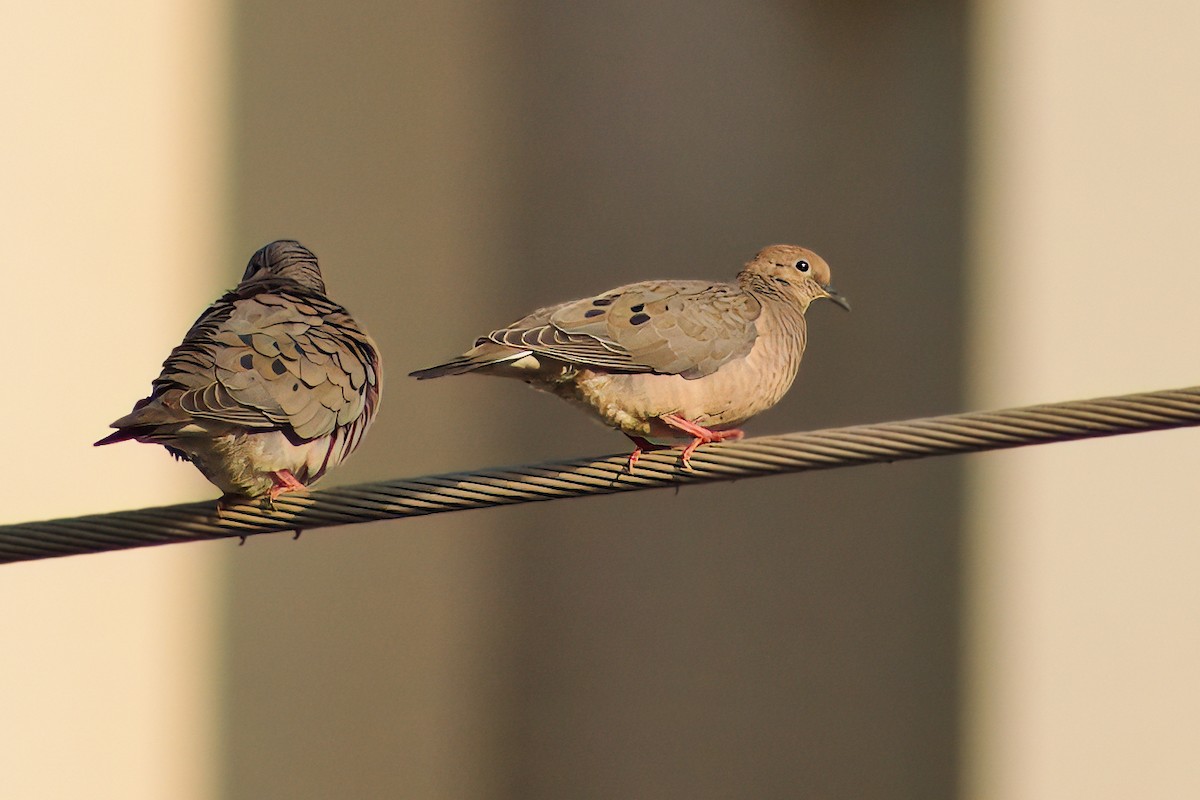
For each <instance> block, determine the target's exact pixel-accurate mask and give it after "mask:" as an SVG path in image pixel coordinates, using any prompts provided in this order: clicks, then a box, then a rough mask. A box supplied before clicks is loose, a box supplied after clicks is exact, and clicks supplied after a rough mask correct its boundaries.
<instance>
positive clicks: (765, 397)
mask: <svg viewBox="0 0 1200 800" xmlns="http://www.w3.org/2000/svg"><path fill="white" fill-rule="evenodd" d="M822 298H827V299H830V300H832V301H833V302H835V303H837V304H838V305H840V306H841V307H843V308H844V309H846V310H847V311H848V310H849V309H850V304H849V302H848V301H847V300H846V299H845V298H844V297H842V295H840V294H838V293H837V292H836V291H834V289H833V288H832V287H831V286H830V276H829V265H828V264H826V263H825V260H824V259H822V258H821V257H820V256H818V255H817V254H816V253H814V252H812V251H811V250H807V249H805V248H803V247H799V246H797V245H786V244H782V245H772V246H770V247H766V248H764V249H763V250H761V251H759V253H758V254H757V255H755V256H754V258H752V259H751V260H750V261H749V262H747V263H746V265H745V266H744V267H743V269H742V270H741V272H739V273H738V275H737V279H736V282H734V283H711V282H707V281H681V280H662V281H645V282H642V283H631V284H629V285H627V286H620V287H618V288H616V289H612V290H610V291H607V292H604V293H602V294H599V295H596V296H595V297H586V298H584V299H582V300H572V301H569V302H566V303H560V304H558V305H553V306H547V307H546V308H541V309H538V310H537V311H534V312H533V313H532V314H530V315H528V316H526V317H523V318H521V319H519V320H517V321H516V322H514V323H512V324H511V325H508V326H506V327H504V328H500V329H499V330H495V331H492V332H491V333H489V334H487V335H486V336H482V337H480V338H479V339H476V340H475V346H474V347H473V348H471V349H470V350H468V351H467V352H466V353H464V354H462V355H461V356H459V357H458V358H456V359H454V360H452V361H448V362H446V363H444V364H439V365H438V366H435V367H430V368H428V369H422V370H417V371H416V372H412V373H409V374H410V376H411V377H415V378H417V379H418V380H427V379H430V378H438V377H442V376H444V375H460V374H464V373H468V372H479V373H482V374H487V375H497V376H501V377H508V378H517V379H519V380H522V381H525V382H526V383H528V384H530V385H531V386H533V387H534V388H537V389H540V390H543V391H546V392H549V393H550V394H554V395H557V396H559V397H561V398H563V399H565V400H567V401H569V402H571V403H572V404H574V405H576V406H579V407H582V408H583V409H585V410H586V411H588V412H590V413H591V414H592V415H594V416H595V417H596V418H598V419H599V420H600V421H601V422H602V423H604V424H605V425H608V426H610V427H612V428H616V429H617V430H619V431H621V432H622V433H624V434H625V435H626V436H627V437H629V439H630V440H631V441H632V442H633V444H634V450H633V452H632V453H631V454H630V456H629V462H628V469H629V470H631V471H632V469H633V467H634V465H635V464H636V463H637V460H638V457H639V456H640V455H641V453H642V452H643V451H645V450H651V449H659V448H661V447H664V446H667V445H661V444H658V443H657V442H655V441H652V440H658V441H662V440H681V439H690V441H688V442H687V444H686V446H685V447H684V448H683V452H682V455H681V458H680V460H681V462H682V465H683V466H684V467H685V468H690V466H691V465H690V458H691V455H692V453H693V452H695V450H696V448H697V447H698V446H700V445H701V444H707V443H710V442H720V441H724V440H728V439H740V438H742V436H743V435H744V434H743V432H742V430H741V429H740V428H739V427H738V426H739V425H741V424H742V423H743V422H745V421H746V420H748V419H750V418H751V417H753V416H755V415H756V414H759V413H761V412H763V411H765V410H767V409H768V408H771V407H772V406H774V405H775V404H776V403H778V402H779V401H780V399H782V398H783V395H784V394H785V393H786V392H787V390H788V389H789V388H790V387H791V385H792V381H793V380H794V379H795V377H796V373H797V371H798V370H799V368H800V358H801V356H803V355H804V346H805V342H806V339H807V329H806V326H805V320H804V313H805V311H807V310H808V306H809V304H810V303H812V302H813V301H814V300H819V299H822Z"/></svg>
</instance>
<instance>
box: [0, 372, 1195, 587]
mask: <svg viewBox="0 0 1200 800" xmlns="http://www.w3.org/2000/svg"><path fill="white" fill-rule="evenodd" d="M1197 425H1200V386H1197V387H1192V388H1188V389H1177V390H1168V391H1161V392H1148V393H1144V394H1131V395H1122V396H1118V397H1104V398H1098V399H1094V400H1080V401H1072V402H1065V403H1053V404H1048V405H1038V406H1028V407H1024V408H1014V409H1007V410H1004V411H992V412H974V413H967V414H951V415H946V416H940V417H926V418H922V419H913V420H906V421H903V422H888V423H881V424H876V425H855V426H852V427H846V428H829V429H826V430H819V431H810V432H804V433H790V434H785V435H782V436H761V437H756V438H752V439H744V440H742V441H740V442H724V443H721V444H714V445H706V446H702V447H700V448H699V449H698V450H696V452H695V454H694V455H693V456H692V459H691V463H692V469H690V470H684V469H682V468H681V467H680V464H679V451H678V450H662V451H656V452H652V453H646V454H644V455H643V456H642V459H641V460H640V461H639V462H638V464H637V466H636V467H635V468H634V470H633V471H632V472H629V471H627V469H626V462H627V456H624V455H614V456H608V457H605V458H599V459H577V460H572V461H557V462H549V463H545V464H534V465H530V466H520V467H506V468H500V469H490V470H482V471H479V472H456V473H448V474H443V475H426V476H423V477H419V478H411V479H407V480H390V481H381V482H378V483H363V484H358V485H355V486H344V487H340V488H336V489H329V490H326V491H315V492H311V493H300V494H289V495H284V496H282V497H280V498H279V499H278V500H277V501H275V507H274V509H264V508H261V507H259V506H255V505H238V506H233V507H229V508H225V509H222V510H221V511H220V512H218V510H217V508H216V504H215V503H214V502H206V503H186V504H182V505H173V506H162V507H158V508H144V509H139V510H135V511H118V512H114V513H111V514H93V515H89V516H82V517H73V518H69V519H56V520H47V521H44V522H26V523H20V524H16V525H3V526H0V563H8V562H14V561H27V560H32V559H39V558H53V557H56V556H65V555H74V554H79V553H97V552H103V551H108V550H122V549H127V548H132V547H146V546H149V545H157V544H170V543H174V542H188V541H198V540H206V539H219V538H226V537H245V536H250V535H254V534H259V533H274V532H280V531H296V532H299V531H302V530H309V529H312V528H321V527H326V526H330V525H349V524H353V523H358V522H370V521H372V520H382V519H397V518H401V517H415V516H422V515H425V514H438V513H442V512H446V511H461V510H464V509H469V508H487V507H489V506H497V505H510V504H514V503H533V502H538V501H542V500H555V499H559V498H567V497H581V496H584V495H594V494H611V493H614V492H630V491H640V490H642V489H658V488H663V487H668V486H680V485H690V484H697V483H709V482H713V481H730V480H736V479H739V478H752V477H758V476H762V475H774V474H780V473H788V472H805V471H808V470H815V469H833V468H835V467H851V466H857V465H859V464H873V463H879V462H891V461H900V460H904V459H915V458H926V457H929V456H941V455H950V454H954V453H970V452H978V451H983V450H998V449H1003V448H1011V447H1021V446H1024V445H1032V444H1046V443H1050V442H1062V441H1072V440H1077V439H1090V438H1095V437H1100V436H1116V435H1120V434H1126V433H1139V432H1143V431H1153V430H1165V429H1169V428H1183V427H1191V426H1197Z"/></svg>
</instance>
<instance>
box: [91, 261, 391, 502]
mask: <svg viewBox="0 0 1200 800" xmlns="http://www.w3.org/2000/svg"><path fill="white" fill-rule="evenodd" d="M380 379H381V365H380V358H379V348H378V347H376V345H375V342H374V341H373V340H372V339H371V337H370V336H368V335H367V333H366V331H364V330H363V329H362V328H361V327H360V326H359V325H358V323H357V322H355V321H354V319H353V318H352V317H351V316H350V314H349V312H347V311H346V309H345V308H343V307H342V306H340V305H338V304H337V303H335V302H333V301H332V300H330V299H329V298H328V297H326V295H325V282H324V281H323V280H322V279H321V269H320V267H319V266H318V265H317V257H316V256H315V255H313V254H312V252H311V251H309V250H308V249H306V248H305V247H303V246H302V245H301V244H300V243H299V242H294V241H290V240H284V241H277V242H272V243H271V244H269V245H267V246H266V247H264V248H262V249H261V250H259V251H258V252H257V253H255V254H254V256H253V257H251V259H250V263H249V264H247V265H246V273H245V274H244V275H243V276H242V282H241V283H239V284H238V286H237V288H236V289H233V290H231V291H229V292H226V293H225V294H224V295H222V296H221V297H220V298H219V299H218V300H217V301H216V302H215V303H213V304H212V305H211V306H209V307H208V309H207V310H206V311H205V312H204V313H203V314H201V315H200V318H199V319H198V320H196V322H195V323H194V324H193V325H192V328H191V330H189V331H188V332H187V335H186V336H184V338H183V342H182V343H181V344H180V345H179V346H178V347H176V348H175V349H174V350H172V351H171V355H169V356H168V357H167V360H166V361H165V362H163V370H162V373H161V374H160V375H159V376H158V378H156V379H155V380H154V382H153V384H152V391H151V392H150V396H149V397H147V398H145V399H143V400H139V401H138V402H137V404H136V405H134V407H133V411H132V412H130V413H129V414H126V415H125V416H123V417H121V418H120V419H119V420H117V421H116V422H114V423H113V424H112V427H114V428H116V429H117V431H116V432H115V433H113V434H110V435H109V436H106V437H105V438H103V439H101V440H100V441H98V442H96V444H97V445H103V444H112V443H113V442H122V441H125V440H127V439H136V440H137V441H139V442H146V443H150V444H161V445H162V446H163V447H165V448H166V449H167V451H168V452H170V453H171V455H173V456H175V457H176V458H179V459H182V460H184V461H190V462H192V463H193V464H195V465H196V467H197V469H199V470H200V472H202V473H203V474H204V477H206V478H208V480H210V481H212V483H214V484H216V485H217V486H218V487H219V488H220V489H221V490H222V491H223V492H225V497H224V498H222V502H225V500H226V499H233V498H250V499H258V498H264V497H265V498H266V499H267V503H268V504H269V503H270V502H271V501H273V500H274V499H275V498H276V497H278V496H279V495H280V494H282V493H284V492H292V491H299V490H303V489H305V488H307V487H308V486H309V485H311V484H313V483H315V482H316V481H317V480H318V479H320V477H321V476H322V475H324V474H325V472H326V471H327V470H328V469H330V468H331V467H335V466H337V465H338V464H339V463H341V462H342V461H344V460H345V459H346V457H347V456H349V455H350V453H351V452H353V450H354V448H356V447H357V446H358V444H359V442H360V441H362V437H363V434H364V433H365V432H366V430H367V427H368V426H369V425H370V424H371V420H372V419H373V418H374V416H375V412H376V410H377V409H378V407H379V391H380Z"/></svg>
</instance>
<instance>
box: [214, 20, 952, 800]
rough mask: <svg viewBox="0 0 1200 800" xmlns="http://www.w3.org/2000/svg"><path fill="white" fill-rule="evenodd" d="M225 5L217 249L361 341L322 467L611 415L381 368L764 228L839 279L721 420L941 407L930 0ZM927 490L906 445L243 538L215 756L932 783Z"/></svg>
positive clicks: (765, 789) (935, 69) (947, 176)
mask: <svg viewBox="0 0 1200 800" xmlns="http://www.w3.org/2000/svg"><path fill="white" fill-rule="evenodd" d="M234 12H235V19H236V23H237V31H236V34H237V35H236V39H235V43H236V51H235V65H236V68H235V80H236V82H237V93H238V101H237V103H238V108H237V113H236V123H235V129H234V131H233V140H234V145H235V155H236V169H237V187H238V188H237V201H236V220H235V224H234V226H233V230H234V231H235V239H236V243H237V249H238V251H239V252H241V251H244V255H246V256H248V255H249V253H250V252H251V251H252V250H253V249H254V248H256V247H258V246H259V245H261V244H262V243H263V242H265V241H267V240H269V239H271V238H276V237H282V236H290V237H296V238H300V239H301V240H302V241H304V242H305V243H306V244H308V245H310V246H311V247H313V249H314V250H316V252H317V253H318V255H319V256H321V258H322V262H323V264H324V266H325V269H326V278H327V282H328V284H329V286H330V289H331V292H332V293H333V294H334V296H335V297H336V298H337V299H339V300H340V301H341V302H343V303H345V304H346V305H347V306H349V307H350V308H351V309H352V310H353V311H354V312H355V313H356V314H358V315H359V316H361V317H362V319H363V320H364V321H365V323H366V324H367V326H368V327H369V328H370V330H371V331H372V332H373V334H374V335H375V336H376V338H377V339H379V340H380V343H381V345H382V346H383V349H384V353H385V358H386V362H387V363H386V396H385V400H384V404H383V409H382V412H381V416H380V420H379V422H378V424H377V426H376V428H375V429H374V430H373V431H372V434H371V436H370V437H369V438H368V440H367V443H366V444H365V445H364V447H363V449H362V451H361V452H360V453H359V454H357V455H356V457H355V458H354V459H353V460H352V461H351V462H350V464H349V465H348V466H347V467H345V468H344V469H343V470H342V471H340V472H338V473H336V474H335V476H334V477H333V482H337V483H345V482H351V481H357V480H367V479H376V478H384V477H393V476H400V475H415V474H421V473H426V472H432V471H440V470H446V469H453V468H468V467H478V466H485V465H489V464H502V463H518V462H524V461H529V460H536V459H542V458H548V457H559V456H571V455H579V454H583V453H602V452H613V451H616V450H620V449H623V448H624V447H625V446H626V444H625V440H624V439H623V438H622V437H620V436H619V435H617V434H615V433H613V432H611V431H606V430H604V429H602V428H599V427H597V426H594V425H591V424H590V423H588V422H587V421H586V420H585V419H584V418H583V417H582V416H580V415H579V413H578V412H577V411H575V410H573V409H570V408H568V407H567V406H566V405H565V404H562V403H559V402H557V401H555V400H553V399H552V398H547V397H543V396H537V395H535V394H533V393H532V392H530V391H529V390H527V389H526V388H525V387H523V386H521V385H519V384H517V383H515V382H514V383H506V382H503V381H499V380H488V379H485V378H472V377H467V378H460V379H447V380H445V381H435V382H428V383H422V384H416V383H414V382H412V381H409V380H408V379H406V378H404V373H406V372H407V371H409V370H410V369H414V368H417V367H422V366H428V365H430V364H432V363H435V362H436V361H438V360H439V359H441V358H443V357H445V356H449V355H453V354H454V353H456V352H458V351H459V350H461V349H462V348H463V347H464V346H465V345H468V344H469V343H470V340H471V338H472V337H473V336H474V335H476V334H477V333H479V332H481V331H483V330H486V329H488V328H489V327H490V326H492V325H495V324H498V323H503V322H506V321H508V320H510V319H512V318H514V317H516V316H517V315H519V314H521V313H523V312H525V311H528V310H530V309H531V308H533V307H535V306H537V305H540V304H544V303H548V302H553V301H556V300H562V299H566V298H570V297H574V296H579V295H582V294H584V293H588V292H591V291H595V290H600V289H604V288H608V287H610V286H614V285H617V284H619V283H623V282H627V281H632V280H638V279H644V278H651V277H712V278H724V277H729V276H732V274H733V273H734V272H735V271H736V269H737V268H738V267H739V266H740V265H741V263H742V262H744V261H745V260H746V259H747V258H748V257H749V256H750V255H751V254H752V253H753V252H754V251H755V250H756V249H757V248H759V247H760V246H762V245H764V244H768V243H772V242H778V241H795V242H799V243H802V244H805V245H808V246H811V247H813V248H814V249H816V250H817V251H818V252H820V253H821V254H822V255H824V256H825V257H826V258H827V259H828V261H829V262H830V264H831V265H832V267H833V270H834V277H835V282H836V284H837V285H838V286H839V288H840V289H841V290H842V291H843V292H844V293H845V294H847V295H848V296H849V297H850V298H851V299H852V301H853V302H854V307H855V310H854V312H853V313H852V314H850V315H845V314H843V313H842V312H841V311H839V310H838V309H836V308H834V307H832V306H825V307H821V306H818V307H816V308H814V309H813V310H812V312H811V314H810V325H809V338H810V343H809V352H808V354H807V355H806V357H805V363H804V366H803V368H802V370H801V374H800V377H799V379H798V381H797V384H796V386H795V387H794V388H793V390H792V392H791V393H790V394H789V396H788V397H787V398H785V400H784V402H783V403H782V404H781V405H780V406H779V407H778V408H776V409H775V410H773V411H771V412H769V413H767V414H764V415H763V416H762V417H761V418H759V419H758V420H755V421H753V422H752V423H750V425H749V426H748V427H749V432H750V433H751V434H758V433H771V432H783V431H788V430H797V429H805V428H818V427H822V426H826V425H835V424H844V423H852V422H863V421H874V420H880V419H895V418H903V417H908V416H915V415H922V414H929V413H936V412H942V411H947V410H952V409H957V408H961V406H962V403H961V397H962V393H961V389H960V387H961V384H962V374H963V365H962V360H963V356H962V345H961V341H960V340H961V330H962V313H963V311H962V309H963V300H962V295H963V284H964V279H963V264H962V254H963V213H962V208H961V205H962V198H963V182H964V171H965V170H964V135H965V126H964V111H965V100H964V72H965V62H966V52H965V41H964V25H965V9H964V8H963V6H962V5H961V4H958V3H953V2H927V3H902V2H896V1H895V0H893V1H892V2H883V0H879V1H878V2H851V3H834V2H828V1H825V2H809V3H801V2H794V3H785V2H771V3H765V4H757V5H754V4H744V3H735V2H720V1H719V0H716V1H713V2H707V3H703V4H699V5H697V4H694V3H685V2H682V0H664V1H663V2H658V3H653V4H647V3H638V2H631V1H630V0H624V1H621V0H613V1H610V2H601V3H590V4H558V3H550V2H544V0H525V2H522V3H519V4H511V5H508V6H505V7H504V8H503V9H499V8H492V9H486V8H485V7H484V6H481V5H478V4H471V3H466V2H457V1H456V2H443V3H434V2H425V3H404V4H390V3H384V2H382V0H378V1H377V2H368V3H364V4H355V5H354V6H353V7H349V6H345V5H344V4H334V3H330V2H323V1H321V0H310V2H306V3H303V4H299V5H297V4H289V3H282V2H279V0H249V1H248V2H243V3H240V4H238V5H237V6H236V7H235V9H234ZM235 271H236V265H232V266H230V268H229V274H230V275H231V276H234V273H235ZM234 277H236V276H234ZM231 279H232V278H231ZM961 517H962V478H961V463H960V462H957V461H954V460H934V461H926V462H917V463H911V464H902V465H895V466H881V467H870V468H859V469H852V470H843V471H838V472H831V473H820V474H813V475H807V476H791V477H780V478H770V479H762V480H753V481H743V482H740V483H737V484H733V485H725V486H716V487H708V488H693V489H686V490H683V491H682V492H680V493H679V494H678V495H672V494H670V493H666V492H659V493H652V494H647V495H641V496H627V497H610V498H596V499H590V500H581V501H572V502H568V503H563V504H549V505H537V506H530V507H523V508H508V509H496V510H493V511H488V512H471V513H467V514H455V515H449V516H446V517H445V518H442V519H436V518H433V519H425V520H413V521H410V522H407V523H400V524H383V525H370V526H360V527H356V528H354V529H344V530H339V531H333V532H328V533H322V534H313V535H312V536H309V535H306V536H304V537H303V538H302V539H301V540H300V541H299V542H295V543H293V542H291V541H288V540H286V538H284V537H279V538H278V540H265V539H263V540H257V541H255V540H252V541H251V542H250V543H248V544H247V545H246V547H245V548H241V549H239V550H238V551H237V552H236V554H235V555H234V556H233V558H232V559H231V560H232V565H231V568H230V573H229V578H228V580H229V593H228V596H229V608H228V613H227V630H228V647H229V650H228V654H227V658H226V665H227V666H226V668H227V676H226V686H227V691H226V708H225V715H224V716H225V734H226V736H225V744H226V768H227V780H226V795H227V796H228V797H231V798H259V797H284V796H286V797H289V798H310V797H311V798H318V797H321V798H323V797H423V798H424V797H495V798H522V799H524V798H543V797H544V798H561V797H571V798H588V797H597V798H599V797H605V798H608V797H689V798H696V797H728V796H735V797H797V796H800V797H847V798H851V797H852V798H871V797H880V798H885V797H886V798H895V797H913V798H922V799H924V798H939V797H941V798H948V797H951V796H953V794H954V790H955V786H956V770H957V754H956V751H955V739H956V735H957V725H958V721H957V716H958V707H957V692H958V683H959V676H958V660H957V659H958V642H959V632H958V625H959V617H960V610H959V597H958V579H959V578H958V575H959V568H960V564H959V561H960V553H959V530H960V527H961Z"/></svg>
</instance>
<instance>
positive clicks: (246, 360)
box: [238, 353, 254, 369]
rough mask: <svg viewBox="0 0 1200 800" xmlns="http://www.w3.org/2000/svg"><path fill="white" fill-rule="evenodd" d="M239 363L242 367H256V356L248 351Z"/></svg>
mask: <svg viewBox="0 0 1200 800" xmlns="http://www.w3.org/2000/svg"><path fill="white" fill-rule="evenodd" d="M238 363H240V364H241V365H242V369H254V356H252V355H250V354H249V353H246V355H244V356H242V358H241V361H239V362H238Z"/></svg>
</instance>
